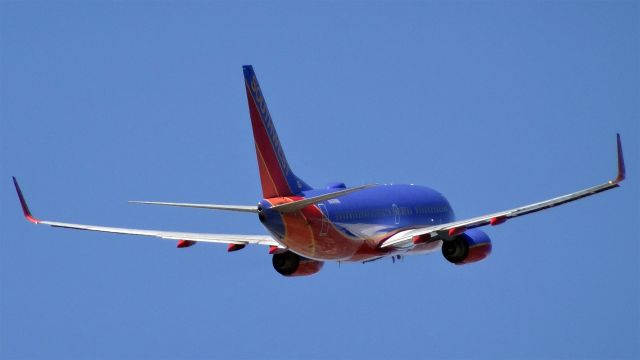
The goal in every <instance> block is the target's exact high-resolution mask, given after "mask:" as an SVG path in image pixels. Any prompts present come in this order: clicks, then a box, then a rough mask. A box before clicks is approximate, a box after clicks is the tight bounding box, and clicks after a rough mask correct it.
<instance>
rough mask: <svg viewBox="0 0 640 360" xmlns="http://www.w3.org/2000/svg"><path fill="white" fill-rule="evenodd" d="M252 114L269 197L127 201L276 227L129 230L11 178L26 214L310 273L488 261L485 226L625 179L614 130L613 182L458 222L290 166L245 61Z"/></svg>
mask: <svg viewBox="0 0 640 360" xmlns="http://www.w3.org/2000/svg"><path fill="white" fill-rule="evenodd" d="M243 72H244V81H245V90H246V94H247V101H248V105H249V115H250V119H251V126H252V130H253V138H254V143H255V148H256V157H257V160H258V168H259V172H260V184H261V186H262V195H263V199H262V200H260V201H259V202H258V204H257V205H253V206H251V205H249V206H247V205H218V204H198V203H173V202H158V201H130V202H131V203H136V204H150V205H161V206H176V207H186V208H199V209H212V210H223V211H236V212H242V213H251V214H256V215H257V216H258V219H259V221H260V222H261V223H262V225H263V226H264V227H265V228H266V229H267V231H268V232H269V234H270V235H242V234H207V233H189V232H173V231H162V230H141V229H126V228H116V227H106V226H94V225H83V224H72V223H64V222H57V221H48V220H40V219H38V218H36V217H35V216H33V214H32V213H31V211H30V210H29V207H28V205H27V202H26V201H25V197H24V195H23V193H22V190H21V189H20V186H19V185H18V182H17V180H16V178H15V177H14V178H13V182H14V186H15V189H16V192H17V194H18V198H19V200H20V204H21V206H22V211H23V213H24V216H25V217H26V219H27V220H29V221H30V222H32V223H35V224H44V225H50V226H53V227H59V228H68V229H80V230H90V231H98V232H107V233H114V234H128V235H141V236H153V237H158V238H162V239H169V240H174V241H177V247H178V248H187V247H190V246H192V245H194V244H196V243H198V242H212V243H225V244H228V248H227V251H229V252H232V251H238V250H240V249H243V248H244V247H245V246H246V245H248V244H257V245H264V246H268V247H269V250H268V252H269V254H271V255H272V264H273V267H274V269H275V270H276V271H277V272H278V273H280V274H281V275H283V276H287V277H293V276H307V275H313V274H315V273H317V272H319V271H320V270H321V269H322V267H323V265H324V263H325V262H327V261H337V262H363V263H364V262H369V261H373V260H378V259H382V258H385V257H386V258H388V257H390V258H391V259H393V260H394V261H395V259H399V258H401V257H402V256H404V255H419V254H426V253H432V252H437V251H440V252H441V253H442V255H443V256H444V258H445V259H446V260H447V261H449V262H451V263H453V264H457V265H463V264H470V263H474V262H477V261H480V260H483V259H485V258H486V257H487V256H489V254H490V253H491V248H492V243H491V239H490V238H489V236H488V235H487V234H486V233H485V232H483V231H482V230H480V229H479V228H480V227H483V226H487V225H489V226H497V225H500V224H502V223H504V222H506V221H508V220H510V219H513V218H516V217H519V216H523V215H528V214H532V213H535V212H538V211H542V210H546V209H549V208H552V207H554V206H558V205H562V204H566V203H568V202H571V201H575V200H578V199H582V198H584V197H587V196H591V195H594V194H597V193H600V192H603V191H606V190H610V189H613V188H616V187H618V186H620V183H621V182H622V181H623V180H624V179H625V165H624V157H623V153H622V143H621V140H620V134H617V158H618V164H617V165H618V174H617V177H616V178H615V179H614V180H611V181H608V182H606V183H603V184H600V185H596V186H593V187H590V188H587V189H584V190H581V191H577V192H574V193H571V194H567V195H563V196H559V197H556V198H553V199H549V200H544V201H540V202H536V203H533V204H529V205H525V206H520V207H516V208H513V209H508V210H504V211H498V212H492V213H489V214H486V215H481V216H477V217H473V218H469V219H462V220H456V219H455V216H454V212H453V209H452V207H451V205H450V204H449V202H448V201H447V199H446V198H445V197H444V196H443V195H442V194H440V193H439V192H437V191H435V190H433V189H431V188H428V187H424V186H418V185H413V184H412V185H401V184H395V185H373V184H370V185H362V186H356V187H352V188H347V187H346V186H345V184H344V183H340V182H336V183H331V184H329V185H327V186H326V187H325V188H323V189H321V188H312V187H311V186H309V185H308V184H307V183H306V182H304V181H303V180H302V179H301V178H299V177H298V176H296V175H295V174H294V172H293V170H292V169H291V167H290V166H289V163H288V162H287V159H286V157H285V153H284V151H283V149H282V144H281V143H280V140H279V139H278V134H277V133H276V129H275V126H274V123H273V120H272V118H271V115H270V114H269V109H268V108H267V103H266V101H265V98H264V96H263V93H262V90H261V89H260V85H259V83H258V79H257V78H256V75H255V72H254V70H253V67H252V66H250V65H246V66H243Z"/></svg>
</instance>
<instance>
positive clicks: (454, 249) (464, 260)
mask: <svg viewBox="0 0 640 360" xmlns="http://www.w3.org/2000/svg"><path fill="white" fill-rule="evenodd" d="M490 253H491V239H489V236H488V235H487V234H485V233H484V231H482V230H480V229H469V230H467V231H465V232H463V233H462V234H460V235H457V236H456V237H454V238H452V239H450V240H446V241H444V242H443V243H442V255H444V258H445V259H447V260H448V261H449V262H451V263H454V264H456V265H463V264H470V263H473V262H476V261H480V260H482V259H484V258H486V257H487V256H489V254H490Z"/></svg>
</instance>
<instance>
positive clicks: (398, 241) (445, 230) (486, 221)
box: [380, 134, 626, 248]
mask: <svg viewBox="0 0 640 360" xmlns="http://www.w3.org/2000/svg"><path fill="white" fill-rule="evenodd" d="M617 153H618V175H617V176H616V178H615V180H611V181H608V182H606V183H604V184H600V185H596V186H592V187H590V188H587V189H584V190H580V191H577V192H574V193H571V194H567V195H563V196H558V197H556V198H553V199H549V200H544V201H540V202H537V203H533V204H529V205H525V206H521V207H517V208H513V209H509V210H505V211H500V212H496V213H492V214H488V215H482V216H478V217H474V218H470V219H465V220H460V221H454V222H450V223H446V224H440V225H435V226H428V227H423V228H417V229H411V230H405V231H401V232H399V233H397V234H395V235H393V236H391V237H390V238H388V239H387V240H385V241H383V242H382V243H381V244H380V247H381V248H387V247H407V246H413V244H414V243H418V242H420V241H421V236H424V235H427V234H428V235H429V239H431V240H443V239H444V240H446V239H448V238H451V237H453V236H455V235H458V234H460V233H462V232H464V231H465V230H467V229H473V228H476V227H481V226H486V225H499V224H502V223H504V222H505V221H507V220H508V219H511V218H515V217H518V216H523V215H527V214H532V213H534V212H538V211H542V210H546V209H549V208H552V207H554V206H558V205H562V204H566V203H568V202H571V201H575V200H578V199H582V198H584V197H587V196H591V195H595V194H597V193H600V192H603V191H607V190H611V189H613V188H616V187H618V186H620V182H622V181H623V180H624V179H625V177H626V169H625V165H624V156H623V154H622V142H621V140H620V134H617Z"/></svg>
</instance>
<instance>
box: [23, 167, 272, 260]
mask: <svg viewBox="0 0 640 360" xmlns="http://www.w3.org/2000/svg"><path fill="white" fill-rule="evenodd" d="M13 184H14V186H15V188H16V192H17V193H18V198H19V199H20V205H21V206H22V211H23V213H24V216H25V218H26V219H27V220H29V221H30V222H32V223H34V224H44V225H49V226H53V227H60V228H67V229H78V230H89V231H98V232H106V233H113V234H126V235H139V236H153V237H158V238H162V239H169V240H185V241H196V242H212V243H223V244H234V245H247V244H258V245H267V246H277V247H280V248H284V246H282V245H281V244H280V243H278V242H277V241H276V240H275V239H273V238H272V237H271V236H268V235H242V234H209V233H190V232H176V231H162V230H143V229H127V228H117V227H108V226H97V225H85V224H71V223H64V222H57V221H48V220H40V219H38V218H36V217H34V216H33V215H32V214H31V211H30V210H29V206H28V205H27V202H26V200H25V199H24V195H23V194H22V190H21V189H20V185H18V181H17V180H16V178H15V177H14V178H13Z"/></svg>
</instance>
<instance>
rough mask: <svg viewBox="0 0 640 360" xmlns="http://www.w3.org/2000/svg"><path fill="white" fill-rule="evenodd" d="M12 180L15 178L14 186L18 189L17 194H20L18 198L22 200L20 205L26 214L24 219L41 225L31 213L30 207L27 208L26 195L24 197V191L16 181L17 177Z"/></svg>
mask: <svg viewBox="0 0 640 360" xmlns="http://www.w3.org/2000/svg"><path fill="white" fill-rule="evenodd" d="M12 178H13V185H14V186H15V187H16V192H17V193H18V198H19V199H20V205H21V206H22V212H23V213H24V217H25V218H27V220H29V221H31V222H32V223H34V224H37V223H39V222H40V220H38V219H36V218H35V217H33V215H31V211H29V206H27V202H26V201H25V200H24V195H22V190H20V185H18V180H16V178H15V176H12Z"/></svg>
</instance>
